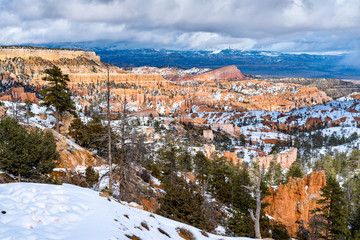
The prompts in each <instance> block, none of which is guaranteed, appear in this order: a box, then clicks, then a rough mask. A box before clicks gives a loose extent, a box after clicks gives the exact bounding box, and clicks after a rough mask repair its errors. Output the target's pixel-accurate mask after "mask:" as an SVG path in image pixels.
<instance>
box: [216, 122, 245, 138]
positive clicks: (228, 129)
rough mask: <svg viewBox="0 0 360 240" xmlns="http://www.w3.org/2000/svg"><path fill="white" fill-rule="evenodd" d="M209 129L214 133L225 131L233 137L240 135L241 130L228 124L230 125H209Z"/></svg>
mask: <svg viewBox="0 0 360 240" xmlns="http://www.w3.org/2000/svg"><path fill="white" fill-rule="evenodd" d="M211 129H212V130H214V131H219V130H222V131H225V132H226V133H230V134H232V135H235V136H240V135H241V129H240V128H239V127H238V126H236V125H233V124H230V123H221V124H219V123H215V124H213V125H211Z"/></svg>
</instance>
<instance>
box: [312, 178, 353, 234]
mask: <svg viewBox="0 0 360 240" xmlns="http://www.w3.org/2000/svg"><path fill="white" fill-rule="evenodd" d="M321 191H322V193H321V195H320V196H321V199H320V200H318V201H317V203H318V204H320V205H321V207H320V211H321V215H322V216H323V218H324V220H325V223H326V227H325V233H324V237H325V239H346V237H347V236H348V235H349V230H348V227H347V225H348V218H349V217H348V212H347V206H346V201H345V197H344V192H343V190H342V189H341V187H340V185H339V183H338V182H337V181H336V179H335V177H333V176H329V177H328V178H327V180H326V185H325V186H324V187H322V188H321Z"/></svg>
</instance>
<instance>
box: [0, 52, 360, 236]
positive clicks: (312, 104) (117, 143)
mask: <svg viewBox="0 0 360 240" xmlns="http://www.w3.org/2000/svg"><path fill="white" fill-rule="evenodd" d="M53 65H56V66H58V68H59V69H60V70H61V72H62V73H63V74H67V75H68V78H69V82H68V83H67V84H68V88H69V92H70V93H71V99H72V101H73V102H74V105H75V109H74V111H73V114H71V113H69V112H66V111H65V112H64V114H62V116H61V119H60V121H61V127H60V132H59V133H58V132H56V130H55V125H56V124H55V123H56V114H55V111H54V108H52V107H46V106H43V105H42V103H43V102H44V95H43V94H41V91H42V90H43V89H47V87H49V82H46V81H44V79H43V77H45V76H47V75H48V74H47V73H46V69H49V68H51V67H52V66H53ZM191 67H193V68H190V67H189V68H187V69H180V68H175V67H163V68H159V67H147V66H142V67H132V68H128V67H127V68H120V67H117V66H114V65H110V64H107V63H105V62H101V61H100V57H99V56H97V55H96V53H95V52H91V51H80V50H76V51H74V50H65V49H56V50H54V49H46V48H32V47H31V48H30V47H24V48H19V47H18V48H15V47H3V48H0V74H1V76H0V80H1V84H0V85H1V88H0V89H1V93H0V101H1V103H2V104H1V106H0V118H1V119H6V118H8V117H10V118H13V119H16V120H17V121H18V122H20V123H21V125H22V126H25V128H27V130H28V131H30V130H31V129H36V128H39V129H41V130H43V131H44V132H50V133H51V135H52V136H54V139H55V142H56V150H57V152H58V153H59V164H58V165H57V166H56V168H54V169H53V171H52V172H51V173H50V174H48V175H46V178H42V180H40V179H35V180H34V179H31V178H25V177H21V176H20V177H18V176H16V175H13V174H9V173H7V172H6V171H2V172H1V174H0V175H1V177H0V181H1V182H2V183H4V184H2V185H1V188H2V189H5V188H6V184H8V185H9V186H10V187H11V189H13V188H14V189H15V188H19V189H22V190H21V191H22V192H21V193H22V194H24V195H26V196H27V194H26V190H25V189H27V187H26V184H30V183H9V182H14V181H18V180H21V181H23V182H32V181H35V182H46V183H56V184H62V183H63V186H61V187H60V186H58V187H56V189H57V190H56V191H59V194H60V195H61V194H63V195H64V196H63V195H61V196H62V198H63V199H67V198H71V196H72V195H73V194H74V195H76V192H77V191H79V192H80V190H76V187H75V186H71V185H68V184H73V185H78V186H81V187H84V188H91V189H92V190H94V191H91V190H89V189H84V190H81V192H82V193H81V198H84V199H85V198H90V195H91V198H93V197H94V199H96V200H94V201H96V202H99V203H97V204H100V201H103V200H104V201H103V202H106V201H105V200H106V198H108V199H109V201H111V203H108V204H109V206H110V205H114V206H115V205H118V206H116V207H113V206H112V207H111V208H112V209H117V210H116V214H118V215H116V214H115V215H116V216H115V215H114V216H113V215H111V214H113V213H111V214H110V213H109V215H106V214H105V213H104V212H102V213H101V214H100V215H101V216H102V217H103V218H105V219H107V220H106V221H111V222H112V221H113V220H111V219H110V217H109V216H110V215H111V218H116V219H118V221H119V222H121V224H122V225H121V226H122V227H120V228H119V229H120V230H116V231H117V232H116V231H115V232H114V234H113V235H112V236H110V235H109V236H107V237H104V239H123V238H121V237H119V238H116V237H115V236H116V234H118V235H119V234H122V236H125V235H128V236H130V237H127V238H129V239H148V238H147V236H148V235H147V234H146V233H147V232H146V231H145V230H144V229H142V228H144V227H140V226H139V224H140V221H141V220H142V219H144V220H146V221H147V222H149V223H151V225H152V226H151V228H153V226H154V227H155V228H157V227H159V228H162V227H163V228H166V229H165V231H166V232H168V233H169V235H171V236H168V237H164V236H163V235H164V233H162V235H159V234H161V231H160V230H159V231H160V233H159V231H156V229H155V230H153V229H151V234H152V236H153V238H154V239H162V238H161V237H164V239H167V238H171V239H181V238H179V234H178V232H177V231H178V230H176V229H177V225H179V226H180V225H181V227H184V226H185V225H184V224H189V225H192V226H193V227H190V226H188V225H186V226H185V227H186V228H189V229H191V231H192V232H193V233H194V235H195V238H185V237H183V238H182V239H220V238H222V239H246V238H240V237H251V238H253V237H254V236H255V233H254V229H253V228H254V227H253V222H252V221H253V219H252V217H251V214H249V212H250V211H249V209H254V207H255V206H256V200H257V199H256V197H255V196H256V195H255V194H256V192H255V190H254V189H255V186H257V182H256V181H258V176H262V177H263V179H260V180H261V181H262V184H264V186H262V187H263V188H262V194H263V195H262V197H261V198H262V199H261V201H262V202H263V203H269V205H268V206H266V207H263V209H262V211H261V216H262V220H261V224H260V225H261V227H262V229H261V230H262V233H261V234H262V236H263V237H269V238H271V237H272V238H273V239H289V237H292V238H297V237H298V234H299V229H300V227H299V226H301V224H302V223H301V221H303V222H305V224H308V223H309V222H310V221H312V220H311V219H312V216H313V214H312V212H311V211H313V210H314V209H315V208H316V207H320V206H321V204H319V203H318V200H319V199H321V197H322V196H321V191H322V190H321V189H323V187H325V186H326V181H327V180H326V179H327V178H328V177H329V176H332V177H333V178H335V179H337V180H338V181H339V182H340V183H341V186H342V187H343V189H344V191H345V190H346V192H347V194H348V195H346V199H345V198H344V199H345V200H346V201H347V202H346V203H347V204H348V211H349V214H350V215H351V216H352V217H356V216H357V215H356V214H357V213H356V209H357V207H358V206H357V205H358V202H357V200H358V199H359V194H358V192H357V184H358V182H357V181H358V174H359V169H360V164H359V163H360V153H359V146H360V138H359V137H360V101H359V100H360V99H359V93H358V92H357V91H358V90H359V87H358V85H357V84H353V83H348V82H344V81H342V80H338V79H326V78H321V79H314V78H311V79H310V78H309V79H307V78H283V79H273V78H260V77H254V76H249V75H244V74H243V73H242V71H241V69H238V68H237V67H236V66H234V65H229V66H226V67H222V68H217V69H210V68H196V66H195V65H194V66H191ZM209 67H212V66H209ZM29 102H30V103H29ZM29 106H30V107H29ZM109 107H110V108H109ZM30 113H31V114H30ZM108 121H110V123H108ZM109 126H110V132H111V134H110V135H111V136H112V142H111V141H110V143H109V142H107V141H108V138H109V134H108V135H107V133H108V131H109ZM0 134H1V132H0ZM108 144H110V147H109V146H108ZM109 149H111V151H112V154H113V162H112V164H113V166H112V165H110V163H109V152H108V151H109ZM0 167H1V164H0ZM88 169H91V170H88ZM110 169H111V170H112V171H113V174H114V175H113V176H111V175H110V171H109V170H110ZM294 169H295V170H296V171H298V172H297V173H296V174H294V171H295V170H294ZM89 171H94V173H92V174H94V175H96V174H98V176H97V178H96V180H95V181H90V180H89V179H90V177H89V176H90V175H89ZM19 175H20V174H19ZM44 176H45V175H44ZM44 176H43V177H44ZM44 179H46V180H44ZM110 182H112V183H113V186H112V187H113V189H109V186H110V185H109V183H110ZM259 184H260V183H259ZM30 186H31V188H29V189H33V190H34V191H35V192H37V191H39V192H41V191H43V190H41V189H40V188H41V187H40V185H39V186H38V185H35V184H34V185H30ZM244 186H246V187H248V188H246V187H244ZM259 186H260V185H259ZM251 187H253V188H252V189H251V190H249V189H250V188H251ZM44 188H46V189H45V190H46V191H50V192H51V193H52V194H55V195H56V194H58V193H56V192H54V191H53V190H51V187H50V186H46V187H44ZM62 188H63V189H64V190H61V189H62ZM265 188H266V189H267V190H265ZM4 191H5V190H4ZM6 191H7V190H6ZM9 191H10V190H9ZM11 191H15V190H11ZM29 191H30V190H29ZM97 192H99V193H100V194H101V195H103V196H105V198H104V199H101V200H99V199H100V197H98V196H97V195H98V193H97ZM1 194H3V193H2V192H1ZM9 194H10V193H9ZM95 195H96V196H95ZM15 197H17V196H15ZM38 197H39V198H42V196H40V195H39V196H38ZM19 198H21V196H20V197H19ZM79 198H80V197H79ZM174 198H176V199H175V200H174ZM54 199H55V197H54ZM50 200H51V197H49V199H45V200H44V201H45V202H46V204H48V203H47V201H50ZM8 201H10V200H8ZM51 201H53V200H51ZM82 201H83V200H81V199H80V200H79V203H77V206H75V208H72V210H73V211H76V212H78V213H76V214H78V215H81V214H83V213H82V212H81V211H78V210H79V208H80V209H81V208H83V210H84V209H85V208H86V207H85V206H84V205H83V203H82ZM116 201H119V202H120V203H115V202H116ZM174 202H176V203H175V204H174ZM34 204H35V203H34ZM51 204H52V203H51ZM61 204H64V205H66V204H67V203H64V202H63V203H61ZM74 204H75V203H74ZM84 204H85V203H84ZM86 204H87V205H89V204H90V205H91V204H92V203H91V202H86ZM101 204H105V203H101ZM108 204H106V209H105V210H103V211H105V212H106V213H108V212H111V211H112V210H109V209H108ZM0 206H1V207H2V208H4V209H5V208H7V207H8V208H9V206H6V205H0ZM132 206H136V208H140V209H141V210H145V211H148V212H149V213H146V212H145V211H140V210H137V209H136V210H131V208H132ZM182 207H184V208H182ZM40 208H41V206H39V209H40ZM104 208H105V207H104ZM94 209H95V205H94ZM0 210H2V209H0ZM40 210H41V209H40ZM40 210H39V211H40ZM11 211H12V210H8V211H7V212H8V213H9V214H11ZM41 211H42V210H41ZM84 211H85V210H84ZM86 211H89V212H91V214H95V213H94V212H92V210H89V209H88V210H86ZM86 211H85V212H86ZM122 211H124V213H125V214H127V215H129V216H130V218H132V215H135V216H136V219H137V220H136V221H137V222H135V223H134V222H132V223H131V224H130V225H126V224H125V223H124V222H126V221H127V219H125V218H124V217H122V216H121V215H123V216H125V215H124V213H123V212H122ZM120 212H121V213H120ZM135 212H136V213H135ZM150 212H155V213H156V214H159V215H162V216H164V217H167V218H171V219H173V220H176V221H178V222H175V221H173V220H166V218H164V217H160V216H158V215H153V216H156V217H154V219H152V218H151V215H152V214H151V213H150ZM38 213H39V212H35V213H30V212H28V213H27V214H28V217H32V218H34V217H39V219H40V220H38V221H37V223H35V224H36V226H38V227H39V228H38V229H39V231H40V229H44V228H43V227H45V226H42V224H44V225H46V224H47V223H46V224H45V223H44V222H43V221H45V222H48V221H50V220H49V219H50V218H49V219H45V220H41V219H42V218H44V216H43V215H42V214H38ZM37 214H38V215H37ZM54 214H55V213H54ZM144 214H148V215H150V217H149V216H145V215H144ZM45 215H46V214H45ZM58 215H59V216H60V214H57V213H56V214H55V215H54V217H57V216H58ZM67 215H69V214H67ZM100 215H96V216H95V215H92V217H94V218H96V217H98V216H100ZM105 215H106V216H105ZM143 215H144V217H141V216H143ZM6 216H7V215H6ZM22 217H23V218H26V216H22ZM64 217H66V219H68V221H70V222H72V221H76V218H77V217H78V216H73V217H71V216H65V215H64ZM108 218H109V219H110V220H109V219H108ZM120 218H124V219H122V220H121V221H120ZM158 218H159V219H160V220H158ZM74 219H75V220H74ZM39 221H40V222H39ZM54 221H55V220H54ZM60 221H61V220H60ZM167 221H169V222H167ZM24 222H26V221H25V220H24ZM115 222H117V221H115ZM115 222H112V223H111V224H110V225H111V226H112V225H114V224H117V223H115ZM179 222H182V223H179ZM10 223H11V222H10ZM1 224H2V225H3V226H5V227H6V229H10V230H7V231H0V236H2V237H9V232H10V231H13V230H14V229H15V230H16V231H24V233H25V232H26V234H27V235H28V236H31V234H32V233H31V230H29V226H28V225H26V226H25V225H24V226H17V227H16V226H15V225H11V224H12V223H11V224H10V225H9V224H8V225H7V222H6V221H5V220H4V221H3V222H1ZM49 224H50V223H49ZM51 224H53V223H51ZM91 224H95V223H94V222H92V223H91ZM175 225H176V226H175ZM36 226H33V227H34V229H36ZM52 226H53V225H52ZM59 226H60V225H59ZM59 226H58V227H59ZM61 226H62V225H61ZM195 227H196V228H195ZM24 228H26V230H24ZM199 229H202V231H201V230H199ZM305 229H310V226H309V225H306V227H305ZM41 231H43V230H41ZM41 231H40V232H39V234H45V235H44V236H45V237H44V239H45V238H46V236H50V235H46V231H45V232H41ZM111 231H112V230H111ZM147 231H149V230H147ZM354 231H355V230H354ZM202 232H204V233H205V234H209V235H210V237H209V238H207V237H205V236H204V234H203V233H202ZM206 232H208V233H206ZM274 232H275V233H279V234H280V235H282V234H283V235H282V236H284V235H285V237H284V238H280V237H278V236H276V235H275V234H274ZM64 234H65V233H64ZM66 234H71V231H70V230H69V232H66ZM77 234H78V233H77ZM94 234H99V233H98V232H96V233H94ZM213 234H219V235H223V237H220V236H215V235H213ZM286 234H289V235H288V237H287V238H286ZM133 235H135V236H137V237H138V238H135V237H133V238H131V236H133ZM165 235H166V234H165ZM64 236H65V235H64ZM69 236H70V235H67V236H66V237H64V238H59V239H71V238H69ZM225 236H226V237H225ZM100 237H101V236H99V239H100ZM180 237H181V236H180ZM9 239H16V237H15V238H9ZM29 239H30V238H29ZM41 239H42V238H41ZM49 239H55V237H53V236H50V237H49ZM80 239H83V238H80ZM84 239H85V238H84Z"/></svg>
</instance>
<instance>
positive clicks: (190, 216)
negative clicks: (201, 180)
mask: <svg viewBox="0 0 360 240" xmlns="http://www.w3.org/2000/svg"><path fill="white" fill-rule="evenodd" d="M165 191H166V194H165V196H164V197H163V198H161V199H160V200H159V202H160V209H159V210H158V211H157V213H158V214H160V215H163V216H165V217H168V218H171V219H174V220H176V221H180V222H183V223H186V224H190V225H192V226H194V227H197V228H200V229H204V230H207V231H211V230H213V229H214V226H212V225H211V224H210V223H209V222H208V220H207V219H206V218H205V214H204V208H203V202H204V198H203V196H202V195H201V194H200V193H199V192H198V191H197V189H196V185H195V184H193V183H191V182H190V183H187V182H186V180H185V179H183V178H179V177H175V178H174V184H166V185H165Z"/></svg>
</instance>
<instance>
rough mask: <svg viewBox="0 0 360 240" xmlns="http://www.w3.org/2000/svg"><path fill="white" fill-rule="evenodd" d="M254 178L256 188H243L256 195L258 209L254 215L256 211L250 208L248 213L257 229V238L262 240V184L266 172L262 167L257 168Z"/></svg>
mask: <svg viewBox="0 0 360 240" xmlns="http://www.w3.org/2000/svg"><path fill="white" fill-rule="evenodd" d="M254 175H255V176H254V178H253V183H254V186H243V187H244V188H246V189H248V190H250V191H252V192H253V193H254V195H255V201H256V209H255V214H254V209H252V208H249V209H248V211H249V213H250V217H251V219H252V220H253V222H254V229H255V238H257V239H261V232H260V217H261V216H260V214H261V204H262V200H263V196H262V194H261V182H262V179H263V177H264V170H263V169H260V166H255V174H254Z"/></svg>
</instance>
